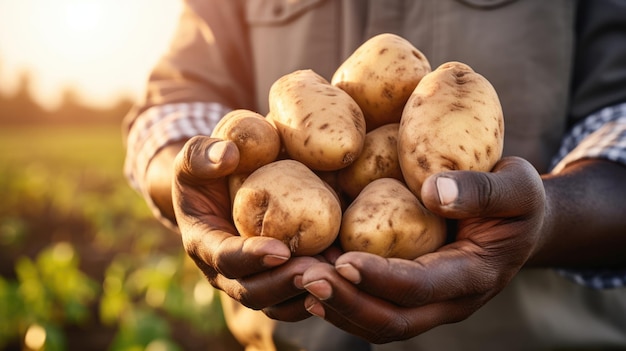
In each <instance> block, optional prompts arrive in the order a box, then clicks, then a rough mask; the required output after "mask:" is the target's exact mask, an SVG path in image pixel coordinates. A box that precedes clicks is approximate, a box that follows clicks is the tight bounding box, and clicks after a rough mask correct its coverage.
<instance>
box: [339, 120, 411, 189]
mask: <svg viewBox="0 0 626 351" xmlns="http://www.w3.org/2000/svg"><path fill="white" fill-rule="evenodd" d="M399 127H400V124H399V123H390V124H386V125H384V126H380V127H378V128H376V129H374V130H372V131H370V132H368V133H367V134H365V141H364V143H363V150H362V151H361V154H360V155H359V157H357V159H356V160H355V161H354V162H353V163H352V164H351V165H349V166H348V167H346V168H343V169H341V170H339V171H338V172H339V174H338V183H339V187H340V189H341V190H343V191H344V192H345V193H346V194H348V195H349V196H350V197H351V198H352V199H354V198H355V197H356V196H357V195H358V194H359V192H361V190H362V189H363V188H364V187H365V186H366V185H367V184H369V183H371V182H372V181H373V180H375V179H378V178H395V179H398V180H403V178H402V171H401V170H400V164H399V162H398V129H399Z"/></svg>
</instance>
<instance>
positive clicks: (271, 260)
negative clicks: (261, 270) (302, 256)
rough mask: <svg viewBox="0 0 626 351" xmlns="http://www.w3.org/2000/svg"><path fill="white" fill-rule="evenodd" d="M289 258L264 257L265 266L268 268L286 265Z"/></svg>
mask: <svg viewBox="0 0 626 351" xmlns="http://www.w3.org/2000/svg"><path fill="white" fill-rule="evenodd" d="M288 259H289V257H285V256H278V255H265V256H263V264H264V265H265V266H267V267H274V266H278V265H281V264H283V263H285V262H286V261H287V260H288Z"/></svg>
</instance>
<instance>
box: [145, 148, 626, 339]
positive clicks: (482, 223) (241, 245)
mask: <svg viewBox="0 0 626 351" xmlns="http://www.w3.org/2000/svg"><path fill="white" fill-rule="evenodd" d="M181 148H182V151H181ZM177 155H178V156H177ZM175 157H176V159H175V160H174V158H175ZM238 157H239V154H238V152H237V149H236V147H235V146H234V144H232V143H230V142H218V141H217V140H215V139H210V138H207V137H196V138H193V139H191V140H190V141H189V142H187V143H186V144H183V143H182V142H181V143H178V144H172V145H170V146H169V147H166V148H165V149H163V150H162V151H161V152H160V153H159V154H158V155H157V157H156V158H155V159H154V160H153V161H152V162H151V164H150V167H149V170H148V177H149V185H150V190H151V195H152V197H153V199H154V201H155V203H156V204H158V205H159V206H160V208H161V210H162V212H163V213H164V214H165V215H166V216H167V217H169V218H170V219H172V220H176V221H177V222H178V226H179V228H180V232H181V235H182V239H183V244H184V247H185V249H186V251H187V253H188V254H189V255H190V256H191V257H192V258H193V259H194V260H195V262H196V264H197V265H198V267H200V269H201V270H202V271H203V272H204V274H205V275H206V276H207V278H208V280H209V281H210V282H211V284H212V285H213V286H214V287H216V288H218V289H221V290H223V291H225V292H226V293H227V294H228V295H230V296H231V297H233V298H234V299H235V300H237V301H239V302H241V303H242V304H244V305H245V306H248V307H250V308H253V309H261V310H263V311H264V312H265V313H266V314H267V315H268V316H270V317H271V318H274V319H278V320H285V321H297V320H302V319H305V318H308V317H309V316H310V315H311V314H313V315H316V316H319V317H322V318H324V319H325V320H327V321H328V322H330V323H332V324H334V325H336V326H338V327H339V328H341V329H344V330H346V331H348V332H350V333H352V334H355V335H357V336H360V337H362V338H364V339H366V340H368V341H370V342H373V343H384V342H390V341H396V340H404V339H408V338H411V337H413V336H416V335H419V334H420V333H423V332H425V331H427V330H429V329H431V328H433V327H436V326H438V325H441V324H446V323H453V322H456V321H461V320H463V319H466V318H467V317H469V316H470V315H471V314H472V313H474V312H475V311H476V310H478V309H479V308H480V307H481V306H483V305H484V304H485V303H486V302H487V301H489V300H490V299H491V298H492V297H493V296H495V295H496V294H497V293H498V292H500V291H501V290H502V289H503V288H504V287H505V286H506V285H507V284H508V283H509V281H510V280H511V279H512V278H513V277H514V276H515V275H516V273H517V272H518V271H519V270H520V269H522V268H523V267H532V266H543V267H545V266H561V267H605V268H606V267H613V266H615V267H617V266H620V267H623V266H624V258H623V257H624V255H623V252H622V248H623V247H624V245H625V244H626V235H624V228H626V207H624V202H623V199H625V198H626V182H625V181H624V179H626V167H624V166H622V165H619V164H617V163H613V162H609V161H604V160H583V161H578V162H575V163H572V164H571V165H569V166H567V167H566V168H565V169H564V170H563V171H562V172H560V173H559V174H556V175H539V174H538V173H537V172H536V171H535V169H534V168H533V167H532V166H531V165H530V164H529V163H528V162H527V161H525V160H522V159H520V158H504V159H502V160H501V161H500V162H499V163H498V164H497V165H496V166H495V168H494V169H493V172H491V173H481V172H465V171H457V172H446V173H441V174H437V175H433V176H431V177H430V178H429V179H427V180H426V182H425V183H424V186H423V189H422V199H423V201H424V204H425V205H426V206H427V207H428V208H429V209H430V210H431V211H433V212H434V213H437V214H439V215H442V216H444V217H447V218H452V219H455V220H457V223H458V232H457V239H456V240H455V241H454V242H452V243H450V244H448V245H446V246H444V247H442V248H441V249H439V250H438V251H437V252H434V253H431V254H427V255H424V256H422V257H419V258H417V259H416V260H413V261H409V260H401V259H385V258H381V257H378V256H375V255H371V254H367V253H362V252H348V253H341V252H339V251H338V250H337V249H331V250H329V251H328V252H326V253H325V255H324V256H323V257H315V258H313V257H291V255H290V252H289V249H288V248H287V247H286V246H285V245H284V244H283V243H282V242H280V241H278V240H275V239H271V238H265V237H256V238H249V239H243V238H241V237H239V236H237V235H236V230H235V228H234V226H233V225H232V222H231V220H230V211H229V204H230V200H229V198H228V190H227V187H226V183H225V179H224V176H225V175H227V174H228V173H229V172H231V171H232V169H234V167H236V164H237V162H238ZM172 165H174V166H173V169H172ZM590 233H591V234H590ZM590 237H592V239H590ZM268 286H271V287H272V289H267V287H268ZM362 306H368V307H367V308H362Z"/></svg>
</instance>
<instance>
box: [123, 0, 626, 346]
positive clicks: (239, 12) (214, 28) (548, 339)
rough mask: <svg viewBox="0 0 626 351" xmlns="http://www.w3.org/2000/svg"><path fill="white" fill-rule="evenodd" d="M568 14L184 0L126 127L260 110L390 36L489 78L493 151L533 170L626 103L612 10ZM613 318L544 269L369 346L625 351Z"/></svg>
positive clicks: (312, 324) (502, 6) (614, 311)
mask: <svg viewBox="0 0 626 351" xmlns="http://www.w3.org/2000/svg"><path fill="white" fill-rule="evenodd" d="M590 3H592V4H594V5H592V6H595V5H597V4H600V3H604V1H597V0H596V1H593V2H590ZM577 6H578V2H576V1H574V0H550V1H545V0H423V1H419V0H384V1H383V0H335V1H333V0H241V1H239V0H206V1H200V0H188V1H187V2H186V7H185V12H184V14H183V18H182V20H181V22H180V25H179V28H178V32H177V34H176V36H175V40H174V42H173V43H172V47H171V51H170V52H169V53H168V55H166V56H165V57H164V58H163V59H162V60H161V61H160V63H159V65H158V66H157V67H156V69H155V71H154V73H153V74H152V76H151V78H150V83H149V89H148V94H147V95H146V99H145V101H143V103H142V104H141V105H140V106H139V108H138V109H137V111H136V113H134V114H131V115H129V119H128V121H127V124H128V125H130V124H132V121H133V119H134V118H135V117H136V115H137V114H138V113H141V112H142V111H144V110H146V109H147V108H149V107H151V106H154V105H159V104H167V103H173V102H183V101H207V102H218V103H221V104H223V105H225V106H228V107H230V108H233V109H234V108H248V109H253V110H256V111H258V112H261V113H266V112H267V110H268V102H267V96H268V90H269V87H270V85H271V84H272V83H273V82H274V81H275V80H276V79H277V78H278V77H280V76H281V75H283V74H286V73H289V72H292V71H294V70H296V69H304V68H311V69H313V70H315V71H316V72H318V73H319V74H321V75H322V76H325V77H326V78H328V79H330V77H331V76H332V74H333V72H334V70H335V69H336V68H337V67H338V66H339V64H340V63H341V62H342V61H343V60H344V59H345V58H346V57H347V56H348V55H349V54H350V53H351V52H353V51H354V49H355V48H356V47H357V46H359V45H360V44H361V43H362V42H363V41H365V40H366V39H367V38H368V37H371V36H372V35H375V34H378V33H382V32H393V33H397V34H399V35H401V36H403V37H405V38H407V39H409V40H410V41H411V42H412V43H413V44H414V45H415V46H416V47H417V48H418V49H420V50H421V51H422V52H423V53H424V54H425V55H426V56H427V57H428V59H429V61H430V63H431V65H432V66H433V68H434V67H437V66H438V65H439V64H441V63H443V62H446V61H451V60H455V61H462V62H465V63H467V64H469V65H470V66H472V67H473V68H474V69H475V70H476V71H477V72H479V73H481V74H482V75H484V76H485V77H487V79H489V81H491V82H492V83H493V85H494V87H495V88H496V90H497V91H498V93H499V95H500V99H501V102H502V105H503V109H504V116H505V124H506V134H505V150H504V153H505V155H517V156H521V157H523V158H525V159H527V160H529V161H531V162H532V163H533V164H534V165H535V166H536V167H537V169H538V170H539V171H541V172H545V171H547V170H548V167H549V163H550V158H551V157H552V156H553V155H554V154H555V152H556V150H557V148H558V147H559V144H560V142H561V139H562V137H563V133H564V132H565V130H566V128H567V127H569V126H571V125H572V123H573V122H574V121H575V120H578V119H580V118H583V117H584V116H586V115H587V114H589V113H591V112H593V111H595V110H597V109H599V108H601V107H603V106H605V105H607V104H611V103H615V102H619V101H624V100H625V97H626V96H625V95H626V92H624V91H621V92H617V93H616V92H615V90H610V89H605V88H604V87H607V86H608V87H611V86H612V85H613V86H614V85H617V84H618V83H620V82H621V81H623V80H624V77H626V74H624V72H626V71H625V68H624V67H622V66H623V65H621V64H620V62H622V63H623V62H625V61H620V60H617V59H615V57H623V56H624V54H623V53H620V52H617V53H613V52H612V51H611V50H607V48H611V44H610V39H607V40H605V41H603V40H602V38H604V37H603V35H602V34H603V33H604V31H606V30H608V29H607V28H608V27H604V26H602V25H601V24H602V23H603V22H602V21H604V20H611V13H610V11H608V13H605V12H606V11H605V12H603V11H599V10H598V11H596V10H594V9H593V8H588V7H585V8H584V11H582V12H584V14H585V15H590V17H591V19H589V20H585V21H584V22H580V23H577V22H576V13H577V11H576V10H577ZM585 6H586V5H585ZM598 6H599V5H598ZM594 11H595V12H594ZM591 15H593V16H591ZM577 28H578V29H579V30H581V31H580V32H578V34H577V32H576V29H577ZM591 39H593V40H595V41H593V40H591ZM575 43H578V45H575ZM621 46H623V44H621ZM616 47H617V46H616ZM577 53H580V55H578V54H577ZM619 55H622V56H619ZM620 80H621V81H620ZM622 90H624V89H622ZM363 308H367V306H363ZM225 309H226V312H227V317H228V318H229V325H230V326H231V327H232V328H231V329H232V331H233V333H234V334H235V335H236V336H237V337H239V338H240V339H241V340H244V341H245V342H249V343H250V348H249V349H254V348H255V347H256V348H257V349H273V348H274V347H275V346H276V345H280V347H279V348H280V349H294V350H297V349H300V347H302V349H307V350H343V349H345V350H351V349H354V350H356V349H357V346H358V345H361V346H364V344H363V342H362V341H358V340H355V339H352V338H350V337H348V336H346V335H344V334H342V333H341V332H339V331H337V330H336V329H334V328H333V327H332V326H330V325H328V324H325V323H323V322H322V321H320V320H318V319H316V318H310V319H308V320H306V321H303V322H300V323H293V324H287V323H277V322H274V321H269V320H267V319H266V318H265V317H264V316H263V315H262V314H260V313H254V312H252V311H248V310H245V309H241V308H238V307H237V306H234V305H232V306H231V305H230V304H229V303H226V304H225ZM624 311H626V291H625V290H612V291H593V290H590V289H587V288H585V287H582V286H579V285H576V284H574V283H572V282H570V281H567V280H565V279H564V278H562V277H560V276H558V275H557V274H555V273H554V272H553V271H550V270H532V271H531V270H529V271H524V272H522V273H521V274H520V275H519V276H518V277H517V278H515V280H514V281H513V283H512V284H511V285H510V286H509V287H507V288H506V289H505V291H503V292H502V293H501V294H500V295H498V296H497V297H496V298H494V299H493V300H492V301H491V302H489V303H488V304H487V305H486V306H485V307H484V308H482V309H481V310H480V311H478V312H477V313H476V314H475V315H473V316H471V317H470V318H469V319H467V320H466V321H463V322H460V323H457V324H454V325H446V326H441V327H438V328H435V329H434V330H432V331H430V332H427V333H426V334H424V335H421V336H418V337H416V338H414V339H413V340H410V341H407V342H402V343H394V344H389V345H380V346H374V349H375V350H405V349H406V350H409V349H410V350H474V349H475V350H490V349H493V350H503V349H506V350H514V349H520V350H522V349H523V350H538V349H544V348H545V349H547V348H550V347H555V346H560V347H564V346H567V345H575V346H581V345H586V344H587V343H594V342H601V343H606V344H615V345H621V346H623V347H624V346H625V345H626V316H624V315H623V313H624ZM248 314H252V315H256V317H250V316H249V315H248ZM250 318H259V319H260V320H262V321H263V323H262V324H258V323H257V322H253V319H250ZM261 325H263V327H261ZM246 326H249V327H250V328H249V329H246ZM255 334H256V335H257V336H259V338H253V337H251V335H255ZM333 345H334V346H333ZM338 345H342V346H338Z"/></svg>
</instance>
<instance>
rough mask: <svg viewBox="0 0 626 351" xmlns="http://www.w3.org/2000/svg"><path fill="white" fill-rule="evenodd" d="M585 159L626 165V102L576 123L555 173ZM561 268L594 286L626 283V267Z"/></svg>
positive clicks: (582, 282)
mask: <svg viewBox="0 0 626 351" xmlns="http://www.w3.org/2000/svg"><path fill="white" fill-rule="evenodd" d="M583 159H603V160H608V161H611V162H617V163H620V164H622V165H624V166H625V167H626V103H622V104H618V105H614V106H609V107H606V108H604V109H601V110H599V111H597V112H595V113H592V114H591V115H589V116H588V117H587V118H585V119H584V120H583V121H581V122H580V123H578V124H577V125H576V126H574V128H572V130H571V132H570V133H569V134H568V135H567V136H566V138H565V139H564V140H563V145H562V146H561V149H560V150H559V153H558V155H557V156H556V157H555V159H554V165H555V166H554V168H553V170H552V173H558V172H560V171H561V170H562V169H563V168H565V167H566V166H567V165H568V164H571V163H573V162H576V161H579V160H583ZM624 235H626V233H624ZM557 271H558V272H559V273H560V274H561V275H563V276H564V277H567V278H568V279H571V280H572V281H574V282H576V283H578V284H581V285H585V286H588V287H590V288H594V289H611V288H619V287H624V286H626V268H624V269H606V270H602V269H588V270H584V269H576V270H571V269H558V270H557Z"/></svg>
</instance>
